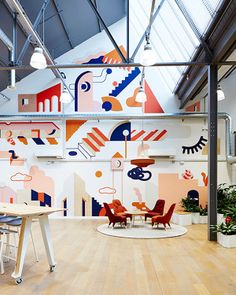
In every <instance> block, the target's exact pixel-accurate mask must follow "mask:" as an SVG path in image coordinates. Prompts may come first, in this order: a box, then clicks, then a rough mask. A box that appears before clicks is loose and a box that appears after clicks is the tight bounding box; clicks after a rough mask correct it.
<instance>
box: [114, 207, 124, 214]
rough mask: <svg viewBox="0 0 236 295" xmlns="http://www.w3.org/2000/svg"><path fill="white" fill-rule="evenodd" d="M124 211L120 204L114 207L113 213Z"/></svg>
mask: <svg viewBox="0 0 236 295" xmlns="http://www.w3.org/2000/svg"><path fill="white" fill-rule="evenodd" d="M124 211H126V208H125V207H124V206H122V205H120V206H117V207H116V208H114V212H115V214H118V213H122V212H124Z"/></svg>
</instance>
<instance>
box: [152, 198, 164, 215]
mask: <svg viewBox="0 0 236 295" xmlns="http://www.w3.org/2000/svg"><path fill="white" fill-rule="evenodd" d="M164 207H165V200H162V199H159V200H157V201H156V204H155V206H154V208H153V209H152V211H153V212H156V213H159V214H161V215H162V214H163V212H164Z"/></svg>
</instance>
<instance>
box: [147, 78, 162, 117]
mask: <svg viewBox="0 0 236 295" xmlns="http://www.w3.org/2000/svg"><path fill="white" fill-rule="evenodd" d="M144 83H145V85H144V89H145V93H146V95H147V101H146V102H145V104H144V113H164V110H163V108H162V107H161V105H160V103H159V102H158V100H157V98H156V96H155V95H154V93H153V92H152V90H151V88H150V87H149V85H148V83H147V82H146V81H144Z"/></svg>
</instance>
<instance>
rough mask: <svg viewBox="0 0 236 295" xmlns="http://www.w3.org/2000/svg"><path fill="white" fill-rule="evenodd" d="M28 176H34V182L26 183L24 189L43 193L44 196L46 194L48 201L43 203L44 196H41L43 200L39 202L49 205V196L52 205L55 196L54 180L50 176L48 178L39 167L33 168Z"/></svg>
mask: <svg viewBox="0 0 236 295" xmlns="http://www.w3.org/2000/svg"><path fill="white" fill-rule="evenodd" d="M28 174H29V175H30V176H32V180H31V181H29V182H24V188H25V189H27V190H33V191H35V192H43V194H45V198H46V199H45V200H46V201H43V200H44V196H41V195H40V198H41V199H38V200H39V201H41V202H46V203H48V197H47V196H46V195H49V196H50V200H51V201H50V202H51V204H52V203H53V198H54V194H55V192H54V190H55V188H54V180H53V179H52V178H51V177H50V176H46V174H45V172H44V171H43V170H41V169H39V168H38V167H37V166H31V168H30V170H29V173H28Z"/></svg>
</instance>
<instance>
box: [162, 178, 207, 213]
mask: <svg viewBox="0 0 236 295" xmlns="http://www.w3.org/2000/svg"><path fill="white" fill-rule="evenodd" d="M192 189H195V190H196V191H198V193H199V204H201V205H202V207H203V208H204V207H205V206H206V202H207V187H206V186H199V185H198V180H197V179H188V180H186V179H180V178H179V175H178V174H175V173H173V174H169V173H165V174H161V173H160V174H159V175H158V197H159V198H160V199H165V201H166V203H165V207H166V208H169V207H170V205H171V204H172V203H176V209H175V210H183V208H182V207H181V206H180V201H181V199H182V198H184V197H186V196H187V193H188V192H189V191H190V190H192Z"/></svg>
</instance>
